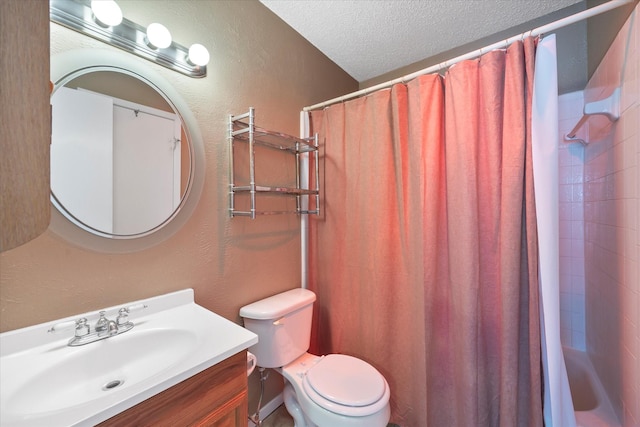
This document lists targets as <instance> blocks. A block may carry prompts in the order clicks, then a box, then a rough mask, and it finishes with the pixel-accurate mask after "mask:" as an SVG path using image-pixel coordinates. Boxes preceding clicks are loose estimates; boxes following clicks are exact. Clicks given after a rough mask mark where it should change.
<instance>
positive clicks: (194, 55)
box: [187, 43, 209, 66]
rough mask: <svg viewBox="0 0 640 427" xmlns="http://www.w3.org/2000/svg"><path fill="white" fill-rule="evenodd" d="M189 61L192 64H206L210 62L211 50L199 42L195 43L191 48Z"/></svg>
mask: <svg viewBox="0 0 640 427" xmlns="http://www.w3.org/2000/svg"><path fill="white" fill-rule="evenodd" d="M187 62H188V63H190V64H192V65H200V66H205V65H207V64H208V63H209V51H208V50H207V48H206V47H204V46H202V45H201V44H199V43H194V44H192V45H191V47H190V48H189V55H188V56H187Z"/></svg>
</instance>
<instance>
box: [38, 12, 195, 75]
mask: <svg viewBox="0 0 640 427" xmlns="http://www.w3.org/2000/svg"><path fill="white" fill-rule="evenodd" d="M49 19H50V20H51V21H52V22H55V23H56V24H60V25H62V26H65V27H67V28H70V29H72V30H74V31H78V32H79V33H82V34H84V35H87V36H89V37H93V38H94V39H96V40H100V41H102V42H105V43H107V44H110V45H112V46H115V47H118V48H120V49H122V50H125V51H127V52H129V53H133V54H134V55H138V56H140V57H141V58H144V59H147V60H149V61H152V62H155V63H157V64H160V65H162V66H164V67H167V68H169V69H171V70H174V71H177V72H179V73H182V74H185V75H187V76H189V77H195V78H200V77H205V76H206V75H207V67H206V65H194V64H193V63H191V62H189V61H187V58H188V55H189V50H188V49H187V48H185V47H184V46H181V45H180V44H178V43H176V42H172V43H171V45H170V46H169V47H167V48H162V49H153V48H152V47H150V46H148V45H147V44H146V42H145V36H146V29H145V28H144V27H142V26H140V25H138V24H136V23H135V22H132V21H129V20H128V19H126V18H123V19H122V23H121V24H120V25H117V26H114V27H102V26H101V25H99V24H98V23H96V22H95V21H94V19H93V12H92V11H91V6H90V2H89V0H76V1H71V0H49Z"/></svg>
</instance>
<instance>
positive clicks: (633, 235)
mask: <svg viewBox="0 0 640 427" xmlns="http://www.w3.org/2000/svg"><path fill="white" fill-rule="evenodd" d="M639 9H640V6H636V9H635V11H634V12H633V14H632V15H631V16H630V17H629V20H628V21H627V22H626V24H625V25H624V26H623V27H622V29H621V30H620V33H619V34H618V36H617V37H616V39H615V41H614V42H613V44H612V45H611V47H610V48H609V51H608V52H607V54H606V56H605V57H604V59H603V60H602V62H601V63H600V65H599V67H598V69H597V70H596V72H595V73H594V75H593V76H592V78H591V80H590V81H589V84H588V85H587V87H586V88H585V90H584V92H576V93H572V94H567V95H563V96H561V97H560V100H559V103H560V105H559V107H560V108H559V112H560V128H561V129H560V133H561V135H562V134H564V133H566V132H567V131H568V130H570V129H571V128H572V126H573V125H574V124H575V123H576V122H577V120H576V119H579V117H580V110H581V109H582V100H581V99H580V98H581V97H582V96H584V102H593V101H598V100H601V99H604V98H606V97H608V96H609V95H611V93H612V92H613V90H614V89H615V88H616V87H620V88H621V101H620V113H621V114H620V119H619V120H618V121H617V122H615V123H611V122H610V121H609V120H608V119H607V118H605V117H603V116H592V117H591V118H590V119H589V122H588V126H585V129H583V130H582V131H581V134H582V136H583V137H585V139H586V140H587V141H588V142H589V143H588V145H587V146H586V147H585V148H582V147H579V146H577V145H575V144H564V143H563V142H561V144H562V146H561V149H560V180H561V182H560V197H561V199H560V209H561V211H560V238H561V244H560V247H561V257H562V259H561V278H560V279H561V283H560V291H561V310H562V312H561V331H562V341H563V344H564V345H568V346H571V347H575V348H578V349H584V348H585V347H586V350H587V352H588V354H589V357H590V358H591V361H592V362H593V364H594V366H595V368H596V371H597V372H598V376H599V377H600V379H601V381H602V383H603V385H604V386H605V388H606V390H607V393H608V395H609V398H610V400H611V403H612V404H613V406H614V409H615V411H616V412H617V415H618V418H619V419H620V421H621V422H622V424H623V425H624V426H625V427H630V426H634V427H637V426H640V267H639V265H640V201H639V195H640V172H639V169H640V82H639V74H640V70H639V64H640V52H639V50H640V31H639V30H638V22H637V20H638V14H640V12H639ZM576 111H577V112H578V114H577V116H576ZM574 120H575V121H574ZM561 141H562V137H561ZM580 170H582V177H579V175H580ZM581 204H582V208H583V210H582V213H580V212H577V211H579V210H580V205H581ZM574 210H577V211H574ZM581 230H583V231H584V234H583V237H582V239H581V238H580V231H581ZM580 245H583V253H584V258H583V260H584V261H582V262H581V261H580V260H579V258H580ZM581 273H582V277H583V278H582V281H581V280H580V275H581ZM581 331H582V332H584V335H581Z"/></svg>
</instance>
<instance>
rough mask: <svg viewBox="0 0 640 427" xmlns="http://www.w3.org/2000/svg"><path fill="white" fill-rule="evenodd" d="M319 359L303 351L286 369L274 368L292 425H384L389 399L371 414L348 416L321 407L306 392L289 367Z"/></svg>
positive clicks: (300, 380)
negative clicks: (291, 418) (281, 383)
mask: <svg viewBox="0 0 640 427" xmlns="http://www.w3.org/2000/svg"><path fill="white" fill-rule="evenodd" d="M319 359H320V357H319V356H315V355H312V354H309V353H306V354H304V355H303V356H301V357H300V358H298V359H297V360H296V361H294V362H292V363H291V364H290V365H287V367H286V368H284V369H283V368H277V369H275V371H276V372H278V373H280V374H281V375H282V376H283V377H284V380H285V387H284V391H283V400H284V404H285V407H286V408H287V412H289V414H290V415H291V417H293V419H294V422H295V427H386V426H387V423H388V422H389V418H390V417H391V409H390V406H389V403H388V402H387V403H386V405H385V406H384V407H383V408H382V409H380V410H379V411H377V412H375V413H373V414H371V415H367V416H358V417H348V416H345V415H341V414H337V413H334V412H331V411H328V410H326V409H324V408H321V407H320V406H318V405H317V404H316V403H315V402H313V401H312V400H311V399H310V398H309V397H308V396H307V395H306V394H305V392H304V390H303V386H302V378H301V376H300V375H298V374H295V373H294V371H296V370H295V369H291V367H292V365H299V364H301V365H306V366H312V365H313V364H314V363H315V362H317V360H319Z"/></svg>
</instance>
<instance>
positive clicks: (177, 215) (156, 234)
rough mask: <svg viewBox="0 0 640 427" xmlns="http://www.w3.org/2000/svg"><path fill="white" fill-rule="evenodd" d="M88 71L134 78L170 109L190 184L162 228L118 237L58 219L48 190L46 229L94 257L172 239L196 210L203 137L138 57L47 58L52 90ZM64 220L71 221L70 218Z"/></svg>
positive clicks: (171, 91)
mask: <svg viewBox="0 0 640 427" xmlns="http://www.w3.org/2000/svg"><path fill="white" fill-rule="evenodd" d="M92 71H112V72H122V73H126V74H128V75H129V76H133V77H137V78H139V79H140V80H141V82H142V83H145V84H149V85H151V86H152V87H153V89H155V90H156V91H158V92H159V93H160V94H161V95H162V96H163V97H164V98H165V99H166V100H167V102H168V103H169V104H170V105H172V106H173V107H174V108H175V110H176V114H177V115H178V116H179V117H180V119H181V121H182V126H183V129H184V132H185V133H186V135H187V139H188V140H189V146H190V148H189V151H190V156H191V159H190V165H191V174H190V179H189V183H188V185H187V188H186V191H185V194H184V196H183V197H182V200H181V202H180V205H179V206H178V208H177V209H176V210H175V211H174V213H173V214H172V215H171V216H170V217H169V218H167V220H165V221H164V222H163V223H162V224H160V225H158V226H157V227H155V228H153V229H151V230H148V231H146V232H143V233H140V234H137V235H134V236H128V237H127V238H122V237H109V236H107V235H104V234H102V235H100V234H99V233H96V232H92V231H90V228H88V227H87V226H86V225H85V226H82V225H80V224H78V223H76V222H74V221H73V220H71V219H69V218H68V217H67V216H66V215H65V214H63V213H62V212H61V211H60V209H64V208H63V207H60V206H59V204H58V202H57V201H56V199H55V196H54V194H53V191H50V193H51V203H52V204H53V206H54V207H55V209H51V224H50V225H49V229H50V230H51V231H53V232H54V233H55V234H57V235H58V236H60V237H62V238H64V239H65V240H67V241H68V242H70V243H72V244H75V245H77V246H80V247H83V248H85V249H90V250H95V251H98V252H111V253H122V252H134V251H140V250H143V249H147V248H149V247H151V246H155V245H157V244H159V243H161V242H163V241H164V240H166V239H168V238H169V237H171V236H172V235H173V234H175V233H176V232H177V231H178V230H180V228H182V226H183V225H184V224H185V223H186V222H187V220H188V219H189V218H190V217H191V214H192V213H193V211H194V210H195V207H196V206H197V204H198V202H199V200H200V195H201V194H202V188H203V186H204V175H205V158H204V156H205V152H204V145H203V141H202V135H201V133H200V129H199V126H198V123H197V121H196V119H195V116H194V115H193V113H192V112H191V110H190V109H189V107H188V104H187V102H186V101H185V100H184V99H183V98H182V96H181V95H180V94H179V93H178V92H177V90H176V89H175V88H174V87H173V86H172V85H171V84H170V83H169V82H168V81H167V80H165V79H164V78H163V77H162V76H160V75H159V74H158V73H157V72H155V71H154V70H153V69H151V68H150V67H148V66H146V64H144V63H142V62H141V61H139V60H138V59H137V58H135V57H132V56H131V55H127V54H125V53H121V52H116V51H110V50H102V49H74V50H69V51H66V52H62V53H59V54H55V55H52V56H51V81H52V83H53V85H54V89H53V91H52V93H51V96H53V94H54V93H55V91H56V90H57V89H58V88H59V87H61V86H64V85H65V84H66V83H68V82H69V81H70V80H72V79H74V78H75V77H78V76H79V75H81V74H84V73H90V72H92ZM69 215H71V216H73V215H72V214H71V213H69Z"/></svg>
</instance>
